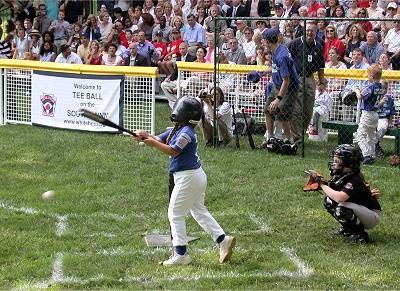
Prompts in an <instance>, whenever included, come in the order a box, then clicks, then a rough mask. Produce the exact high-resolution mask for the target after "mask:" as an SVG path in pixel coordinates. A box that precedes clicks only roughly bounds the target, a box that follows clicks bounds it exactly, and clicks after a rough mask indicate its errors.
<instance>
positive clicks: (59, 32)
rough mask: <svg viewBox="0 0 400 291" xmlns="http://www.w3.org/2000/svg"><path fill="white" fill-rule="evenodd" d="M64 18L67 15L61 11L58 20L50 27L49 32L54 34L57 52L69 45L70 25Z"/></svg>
mask: <svg viewBox="0 0 400 291" xmlns="http://www.w3.org/2000/svg"><path fill="white" fill-rule="evenodd" d="M64 18H65V13H64V11H62V10H60V11H59V12H58V19H56V20H53V22H52V23H51V25H50V27H49V30H50V31H51V32H53V34H54V45H55V46H56V47H57V50H60V48H61V46H62V45H64V44H66V43H67V38H68V35H69V29H70V25H69V22H68V21H65V20H64Z"/></svg>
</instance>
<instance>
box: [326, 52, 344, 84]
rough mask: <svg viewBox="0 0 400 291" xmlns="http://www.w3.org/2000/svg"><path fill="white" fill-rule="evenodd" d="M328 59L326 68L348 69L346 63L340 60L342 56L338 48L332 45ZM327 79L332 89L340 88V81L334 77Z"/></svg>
mask: <svg viewBox="0 0 400 291" xmlns="http://www.w3.org/2000/svg"><path fill="white" fill-rule="evenodd" d="M328 59H329V60H328V62H326V63H325V68H326V69H347V66H346V64H345V63H343V62H341V61H340V56H339V53H338V50H337V48H335V47H331V48H330V49H329V57H328ZM327 79H328V86H327V88H329V89H330V90H339V89H340V83H339V82H337V79H334V78H327Z"/></svg>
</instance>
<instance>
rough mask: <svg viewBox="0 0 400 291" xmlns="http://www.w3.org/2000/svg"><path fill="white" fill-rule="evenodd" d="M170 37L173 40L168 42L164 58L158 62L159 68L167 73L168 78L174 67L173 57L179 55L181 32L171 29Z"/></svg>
mask: <svg viewBox="0 0 400 291" xmlns="http://www.w3.org/2000/svg"><path fill="white" fill-rule="evenodd" d="M172 38H173V40H172V41H171V42H170V43H169V45H168V47H167V51H168V53H167V55H166V56H165V57H164V60H163V61H162V62H161V63H160V69H161V71H162V72H163V73H164V74H166V75H167V78H168V79H169V78H170V77H171V75H172V74H173V73H174V71H175V68H174V64H175V60H174V59H176V58H177V57H180V56H181V54H180V52H179V45H180V44H181V43H182V42H183V39H182V37H181V33H180V32H179V30H178V29H176V28H173V29H172Z"/></svg>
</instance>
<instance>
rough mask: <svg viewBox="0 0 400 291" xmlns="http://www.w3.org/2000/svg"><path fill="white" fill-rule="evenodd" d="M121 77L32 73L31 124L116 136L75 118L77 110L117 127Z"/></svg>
mask: <svg viewBox="0 0 400 291" xmlns="http://www.w3.org/2000/svg"><path fill="white" fill-rule="evenodd" d="M121 83H122V77H121V76H95V75H79V74H58V73H49V72H39V71H34V73H33V75H32V110H31V113H32V123H36V124H40V125H45V126H51V127H59V128H68V129H78V130H89V131H103V132H105V131H106V132H116V131H117V130H116V129H113V128H111V127H105V126H103V125H101V124H100V123H97V122H95V121H91V120H89V119H87V118H85V117H83V116H81V115H80V114H79V110H80V109H81V108H85V109H88V110H90V111H93V112H96V113H98V114H101V115H102V116H103V117H105V118H108V119H110V120H111V121H113V122H114V123H116V124H120V101H121V100H122V98H121V93H122V92H121Z"/></svg>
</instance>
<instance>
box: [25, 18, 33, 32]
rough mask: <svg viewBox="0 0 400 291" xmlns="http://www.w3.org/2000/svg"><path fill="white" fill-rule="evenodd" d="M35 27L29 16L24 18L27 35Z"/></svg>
mask: <svg viewBox="0 0 400 291" xmlns="http://www.w3.org/2000/svg"><path fill="white" fill-rule="evenodd" d="M32 28H33V25H32V21H31V20H30V19H29V18H26V19H25V20H24V29H25V35H26V36H28V37H29V33H30V32H31V30H32Z"/></svg>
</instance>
